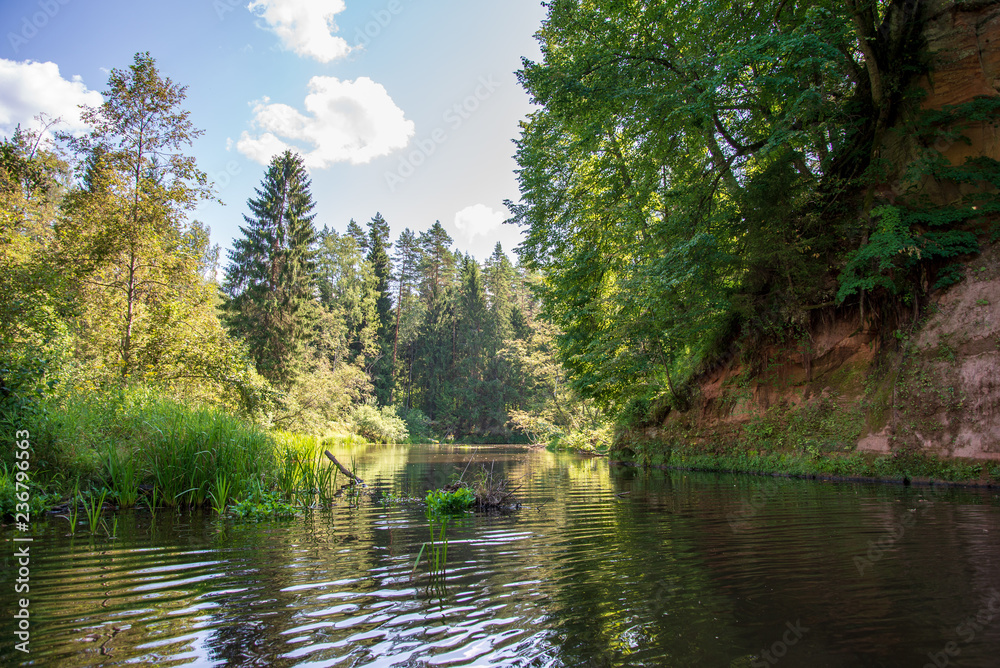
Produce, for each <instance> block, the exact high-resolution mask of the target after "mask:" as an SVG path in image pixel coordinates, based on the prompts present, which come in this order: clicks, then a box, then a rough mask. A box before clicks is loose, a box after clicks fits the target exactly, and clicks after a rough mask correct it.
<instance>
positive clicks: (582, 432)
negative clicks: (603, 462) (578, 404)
mask: <svg viewBox="0 0 1000 668" xmlns="http://www.w3.org/2000/svg"><path fill="white" fill-rule="evenodd" d="M613 437H614V427H613V426H612V425H610V424H608V425H606V426H604V427H601V428H599V429H578V430H573V431H569V432H567V433H562V432H560V433H558V434H556V435H553V436H552V437H551V438H550V439H549V441H548V443H547V444H546V445H545V449H546V450H548V451H550V452H577V453H581V454H589V455H607V454H608V450H609V449H610V447H611V441H612V439H613Z"/></svg>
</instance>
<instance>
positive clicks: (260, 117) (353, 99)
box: [236, 76, 414, 169]
mask: <svg viewBox="0 0 1000 668" xmlns="http://www.w3.org/2000/svg"><path fill="white" fill-rule="evenodd" d="M305 109H306V112H307V113H306V114H303V113H302V112H300V111H299V110H297V109H295V108H293V107H290V106H288V105H287V104H278V103H275V104H272V103H271V102H270V100H269V99H268V98H264V99H263V100H260V101H258V102H256V103H255V105H254V119H253V125H254V127H255V128H256V129H257V130H259V131H260V133H259V134H250V133H249V132H243V134H242V136H241V137H240V140H239V142H237V144H236V148H237V149H238V150H239V152H240V153H242V154H243V155H245V156H247V157H248V158H250V159H251V160H256V161H257V162H259V163H260V164H262V165H266V164H268V163H269V162H270V161H271V157H272V156H273V155H275V154H276V153H281V152H282V151H284V150H286V149H289V148H290V149H292V150H297V151H299V152H300V153H302V157H303V159H304V160H305V164H306V166H307V167H315V168H320V169H322V168H324V167H329V166H330V165H332V164H334V163H337V162H350V163H351V164H354V165H358V164H363V163H367V162H370V161H371V160H372V159H373V158H377V157H380V156H383V155H388V154H389V153H392V152H393V151H394V150H396V149H398V148H404V147H405V146H406V145H407V144H408V143H409V141H410V137H412V136H413V134H414V126H413V121H408V120H406V118H405V117H404V115H403V110H402V109H400V108H399V107H397V106H396V103H395V102H393V101H392V98H391V97H389V94H388V93H387V92H386V90H385V88H383V87H382V85H381V84H377V83H375V82H374V81H372V80H371V79H369V78H368V77H359V78H358V79H356V80H354V81H341V80H340V79H337V78H336V77H320V76H317V77H313V78H312V79H310V80H309V95H307V96H306V99H305ZM292 142H296V143H292ZM302 145H305V146H310V147H311V148H300V146H302Z"/></svg>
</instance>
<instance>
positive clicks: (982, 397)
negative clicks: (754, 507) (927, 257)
mask: <svg viewBox="0 0 1000 668" xmlns="http://www.w3.org/2000/svg"><path fill="white" fill-rule="evenodd" d="M917 325H918V328H915V332H914V334H913V335H912V337H911V338H910V339H909V340H908V341H906V343H905V344H904V347H903V349H902V352H900V353H898V354H897V355H895V356H894V360H893V364H894V368H892V369H891V370H890V372H889V373H888V374H887V376H886V378H885V379H884V380H883V382H882V384H881V387H882V395H883V396H882V399H881V403H876V404H875V405H874V406H873V409H874V410H875V411H879V410H881V411H882V414H881V415H882V420H879V421H883V420H884V425H883V426H882V427H881V428H878V423H877V422H878V421H877V422H876V424H875V425H873V426H874V427H876V428H874V429H872V430H871V431H870V432H868V433H866V434H864V435H863V436H862V437H861V439H860V440H859V443H858V447H859V449H862V450H873V451H879V452H891V451H895V450H899V449H910V450H918V451H922V452H929V453H933V454H936V455H940V456H950V457H970V458H976V459H1000V249H998V247H997V245H995V244H994V245H992V246H990V247H987V248H986V249H984V252H983V253H982V254H980V255H979V256H978V257H977V258H975V259H974V260H973V261H972V262H970V263H968V264H967V265H966V268H965V277H964V279H963V280H962V282H961V283H959V284H958V285H955V286H953V287H951V288H950V289H948V290H946V291H943V292H942V293H941V294H940V295H937V296H936V297H935V298H934V299H933V300H932V301H931V303H930V305H929V306H928V308H927V315H926V317H925V319H924V321H923V322H922V323H921V322H918V323H917Z"/></svg>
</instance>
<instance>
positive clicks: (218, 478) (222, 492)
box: [208, 473, 232, 515]
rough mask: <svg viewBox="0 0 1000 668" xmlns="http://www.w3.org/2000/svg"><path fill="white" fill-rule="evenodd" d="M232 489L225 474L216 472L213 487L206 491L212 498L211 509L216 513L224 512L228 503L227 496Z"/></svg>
mask: <svg viewBox="0 0 1000 668" xmlns="http://www.w3.org/2000/svg"><path fill="white" fill-rule="evenodd" d="M231 491H232V486H231V484H230V483H229V480H228V479H227V478H226V476H225V475H223V474H220V473H216V474H215V487H214V489H213V490H212V491H211V492H209V493H208V496H209V498H211V499H212V509H213V510H214V511H215V512H216V513H218V514H220V515H221V514H222V513H224V512H226V506H227V505H228V504H229V497H230V495H231V494H230V493H231Z"/></svg>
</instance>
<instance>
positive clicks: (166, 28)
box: [0, 0, 545, 260]
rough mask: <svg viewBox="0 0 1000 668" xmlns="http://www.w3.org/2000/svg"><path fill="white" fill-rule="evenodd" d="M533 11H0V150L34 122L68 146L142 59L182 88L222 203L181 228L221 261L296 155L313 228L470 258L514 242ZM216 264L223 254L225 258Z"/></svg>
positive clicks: (198, 151) (220, 0) (283, 5)
mask: <svg viewBox="0 0 1000 668" xmlns="http://www.w3.org/2000/svg"><path fill="white" fill-rule="evenodd" d="M544 14H545V12H544V8H543V7H542V6H541V4H540V0H506V1H505V2H502V3H501V2H487V1H486V0H463V1H460V0H370V1H366V2H362V1H361V0H170V1H169V2H167V1H164V0H127V1H126V0H100V1H94V0H0V134H4V135H9V134H10V132H12V131H13V129H14V127H15V126H16V125H17V124H18V123H21V124H22V125H25V126H30V125H32V124H33V120H32V119H33V117H34V116H35V115H37V114H38V113H39V112H42V111H44V112H46V113H48V114H50V115H52V116H61V117H62V118H63V119H64V123H63V125H62V128H63V129H64V130H70V131H76V132H82V131H85V127H84V126H83V124H82V122H81V121H80V118H79V109H78V105H80V104H87V105H90V106H97V105H99V104H100V103H101V100H102V97H101V91H104V90H106V84H107V81H108V74H109V72H110V71H111V69H112V68H118V69H123V70H124V69H127V68H128V66H129V65H131V64H132V62H133V57H134V55H135V54H136V53H137V52H146V51H148V52H149V53H150V55H151V56H152V57H153V58H154V59H155V60H156V63H157V67H158V69H159V71H160V74H161V76H165V77H169V78H170V79H171V80H173V81H174V82H175V83H178V84H181V85H183V86H187V87H188V88H187V99H186V100H185V103H184V108H185V109H186V110H188V111H190V113H191V116H190V118H191V121H192V122H193V123H194V125H195V127H197V128H199V129H201V130H203V131H204V134H203V135H202V136H201V137H199V138H198V139H197V140H195V142H194V145H193V146H192V147H190V149H189V154H190V155H193V156H194V157H195V158H196V159H197V161H198V166H199V167H200V168H201V169H202V170H203V171H205V172H206V173H207V174H208V175H209V177H210V178H211V179H212V180H213V181H214V183H215V188H216V191H217V195H218V197H219V198H220V199H221V200H222V201H223V202H224V206H223V205H219V204H214V203H203V204H202V205H200V206H199V208H198V209H197V211H196V212H195V213H194V214H193V217H194V218H197V219H198V220H201V221H202V222H204V223H207V224H208V225H209V226H210V227H211V230H212V241H213V243H217V244H219V245H220V246H221V247H222V248H223V249H224V250H225V249H228V248H229V247H230V245H231V243H232V241H233V239H234V238H235V237H237V236H239V235H240V230H239V226H240V225H242V224H243V214H244V213H247V212H248V211H247V207H246V202H247V200H248V199H249V198H251V197H253V196H254V188H255V187H258V186H259V185H260V182H261V179H262V178H263V176H264V173H265V169H266V165H267V164H268V162H269V161H270V159H271V157H272V156H273V155H274V154H275V153H278V152H281V151H283V150H284V149H285V148H292V149H294V150H297V151H298V152H299V153H301V154H302V156H303V158H304V160H305V163H306V166H307V167H308V170H309V174H310V176H311V178H312V194H313V199H314V200H315V201H316V214H317V216H316V220H315V224H316V226H317V227H318V228H322V227H323V226H324V225H327V226H329V227H330V228H331V229H334V230H338V231H341V232H343V231H344V230H345V229H346V227H347V223H348V221H349V220H351V219H352V218H353V219H354V220H356V221H357V222H358V223H360V224H362V225H364V224H365V223H366V222H367V221H368V220H370V219H371V218H372V216H374V215H375V214H376V212H380V213H381V214H382V216H383V217H384V218H385V219H386V220H387V221H388V223H389V225H390V228H391V230H392V235H393V238H395V237H396V236H398V235H399V233H400V232H402V230H403V229H404V228H407V227H408V228H410V229H412V230H414V231H416V232H421V231H424V230H426V229H427V228H429V227H430V226H431V225H432V224H433V223H434V221H435V220H440V221H441V224H442V225H443V226H444V227H445V229H446V230H447V231H448V233H449V234H450V235H451V236H452V238H453V239H454V240H455V247H456V248H458V249H459V250H462V251H467V252H469V253H471V254H472V255H473V256H474V257H476V258H477V259H479V260H483V259H485V258H486V257H488V256H489V255H490V254H491V253H492V251H493V248H494V246H495V245H496V243H497V242H498V241H499V242H500V243H501V244H502V245H503V247H504V249H505V250H506V251H507V252H508V253H510V252H511V251H512V250H513V248H514V247H515V246H516V245H517V244H518V243H519V241H520V239H521V232H520V230H519V229H518V228H517V227H515V226H513V225H505V224H503V221H504V220H505V219H506V218H507V217H508V212H507V209H506V207H504V205H503V202H504V200H505V199H511V200H514V201H517V199H518V189H517V181H516V176H515V174H514V170H515V169H516V168H517V164H516V162H515V161H514V159H513V154H514V151H515V146H514V144H513V143H512V140H513V139H515V138H516V137H518V135H519V132H520V130H519V127H518V123H519V122H520V121H521V120H522V119H524V117H525V116H526V114H528V113H529V112H530V111H531V108H532V106H531V103H530V99H529V97H528V95H527V94H526V93H525V92H524V91H523V89H521V87H520V86H519V85H518V83H517V78H516V75H515V72H516V70H518V69H519V68H520V66H521V58H522V57H527V58H530V59H533V60H536V59H538V58H539V57H540V54H539V49H538V44H537V42H536V40H535V39H534V33H535V32H536V31H537V30H538V28H539V27H540V25H541V22H542V20H543V18H544ZM224 257H225V256H224Z"/></svg>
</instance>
